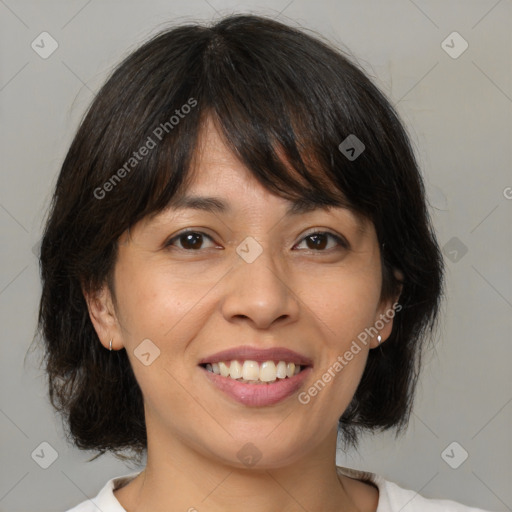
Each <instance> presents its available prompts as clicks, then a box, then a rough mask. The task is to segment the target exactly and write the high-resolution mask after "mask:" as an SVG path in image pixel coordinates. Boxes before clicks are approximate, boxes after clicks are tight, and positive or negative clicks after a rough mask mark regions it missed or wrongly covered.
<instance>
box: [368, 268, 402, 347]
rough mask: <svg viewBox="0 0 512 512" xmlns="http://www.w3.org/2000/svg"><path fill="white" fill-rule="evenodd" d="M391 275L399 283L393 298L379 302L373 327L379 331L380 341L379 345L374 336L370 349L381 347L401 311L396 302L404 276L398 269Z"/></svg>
mask: <svg viewBox="0 0 512 512" xmlns="http://www.w3.org/2000/svg"><path fill="white" fill-rule="evenodd" d="M393 274H394V275H395V278H396V279H397V280H398V281H399V282H400V285H399V289H398V292H397V293H396V295H395V296H394V297H390V298H389V299H387V300H385V301H381V303H380V304H379V308H378V309H377V312H376V315H375V321H374V324H373V325H374V326H375V328H376V329H377V330H378V331H379V332H378V334H379V335H380V336H381V338H382V339H381V342H380V343H379V342H378V340H377V335H375V336H374V337H373V338H372V342H371V344H370V348H376V347H378V346H379V345H382V343H384V342H385V341H386V340H387V339H388V338H389V336H390V335H391V331H392V330H393V319H394V317H395V316H396V315H397V314H398V312H399V311H400V310H401V309H402V306H401V305H400V304H399V302H398V300H399V298H400V295H401V293H402V290H403V281H404V275H403V273H402V272H401V271H400V270H398V269H394V270H393Z"/></svg>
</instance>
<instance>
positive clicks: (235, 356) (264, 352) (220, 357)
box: [199, 345, 313, 366]
mask: <svg viewBox="0 0 512 512" xmlns="http://www.w3.org/2000/svg"><path fill="white" fill-rule="evenodd" d="M235 360H237V361H246V360H250V361H256V362H258V363H263V362H265V361H285V362H287V363H295V364H298V365H301V366H312V365H313V361H312V360H311V359H310V358H309V357H306V356H304V355H302V354H299V353H297V352H294V351H293V350H290V349H288V348H285V347H270V348H265V349H262V348H255V347H251V346H249V345H242V346H239V347H234V348H228V349H226V350H222V351H220V352H216V353H215V354H211V355H209V356H207V357H205V358H203V359H201V360H200V361H199V364H206V363H218V362H219V361H235Z"/></svg>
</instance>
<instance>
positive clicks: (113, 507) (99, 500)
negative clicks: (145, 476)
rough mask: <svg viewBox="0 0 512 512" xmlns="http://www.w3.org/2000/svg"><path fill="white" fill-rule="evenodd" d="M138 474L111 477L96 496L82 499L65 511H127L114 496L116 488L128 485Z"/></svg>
mask: <svg viewBox="0 0 512 512" xmlns="http://www.w3.org/2000/svg"><path fill="white" fill-rule="evenodd" d="M138 474H139V472H136V473H130V474H128V475H123V476H118V477H115V478H112V479H110V480H109V481H108V482H107V483H106V484H105V485H104V486H103V488H102V489H101V490H100V492H99V493H98V494H97V495H96V496H95V497H94V498H91V499H88V500H85V501H82V502H81V503H79V504H78V505H76V506H75V507H73V508H70V509H68V510H66V511H65V512H98V511H99V510H101V512H126V510H125V509H124V508H123V507H122V506H121V504H120V503H119V501H118V500H117V499H116V497H115V496H114V490H115V489H117V488H119V487H121V486H123V485H126V484H127V483H128V482H130V481H131V480H133V479H134V478H135V477H136V476H137V475H138Z"/></svg>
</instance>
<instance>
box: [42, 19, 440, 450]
mask: <svg viewBox="0 0 512 512" xmlns="http://www.w3.org/2000/svg"><path fill="white" fill-rule="evenodd" d="M185 106H188V107H185ZM206 116H210V117H211V118H212V119H214V120H215V122H216V123H217V124H218V126H219V127H220V129H221V131H222V133H223V136H224V137H225V139H226V142H227V144H229V147H230V148H231V149H232V150H233V151H234V153H235V154H236V155H237V156H238V157H239V158H240V159H241V161H242V162H243V163H244V164H245V165H246V166H247V168H248V169H249V170H250V171H251V172H252V174H253V175H254V176H255V177H256V178H257V179H258V180H259V182H260V183H262V184H263V185H264V186H265V187H266V188H267V189H268V190H269V191H271V192H273V193H276V194H278V195H279V196H281V197H283V198H286V199H290V200H296V199H298V198H300V199H303V200H304V201H306V202H310V203H313V204H315V205H318V206H322V205H334V206H340V205H341V206H348V207H349V208H351V209H352V210H353V211H354V212H356V213H358V214H360V215H362V216H364V217H365V218H366V219H368V220H370V221H371V222H373V224H374V225H375V228H376V232H377V237H378V241H379V243H380V247H381V258H382V269H383V285H382V298H383V299H385V298H390V297H394V296H396V294H397V292H398V290H399V285H400V283H399V282H398V280H397V279H396V277H395V276H394V275H393V272H392V271H393V269H398V270H399V271H400V272H401V273H402V274H403V289H402V292H401V295H400V304H401V310H400V312H398V313H397V314H396V316H395V318H394V325H393V330H392V333H391V336H390V338H389V339H388V340H387V341H386V342H385V343H383V344H382V345H381V346H380V347H379V348H377V349H375V350H371V351H370V353H369V357H368V361H367V365H366V368H365V370H364V373H363V376H362V379H361V381H360V384H359V386H358V388H357V391H356V393H355V395H354V397H353V400H352V401H351V403H350V404H349V406H348V408H347V410H346V411H345V412H344V414H343V415H342V417H341V418H340V421H339V433H340V435H341V439H342V441H343V443H344V448H345V449H346V448H348V447H350V446H352V447H354V448H357V446H358V438H359V434H360V433H361V432H362V431H363V430H368V431H374V430H377V429H380V430H387V429H390V428H392V427H393V428H395V429H396V432H397V435H398V434H399V433H400V432H402V431H403V430H405V427H406V426H407V424H408V420H409V416H410V412H411V408H412V403H413V396H414V392H415V388H416V381H417V378H418V374H419V371H420V367H421V355H422V351H423V349H424V348H425V342H426V341H429V340H430V341H431V340H432V333H433V329H434V327H435V324H436V319H437V316H438V310H439V304H440V300H441V297H442V292H443V290H442V288H443V272H444V269H443V262H442V256H441V253H440V250H439V247H438V245H437V242H436V238H435V235H434V232H433V229H432V226H431V221H430V218H429V215H428V211H427V206H426V198H425V191H424V185H423V182H422V179H421V175H420V171H419V169H418V165H417V163H416V161H415V157H414V154H413V150H412V148H411V145H410V142H409V139H408V136H407V134H406V132H405V129H404V127H403V126H402V124H401V122H400V120H399V118H398V116H397V114H396V112H395V110H394V109H393V107H392V106H391V104H390V102H389V101H388V100H387V99H386V97H385V96H384V95H383V93H381V92H380V91H379V90H378V89H377V88H376V87H375V86H374V85H373V84H372V81H371V80H370V79H369V78H368V77H367V75H366V73H365V72H364V71H363V70H362V69H361V68H360V66H359V65H357V64H356V63H353V62H352V61H351V59H350V58H349V57H348V56H347V55H346V54H345V52H343V51H341V50H339V49H335V48H334V47H331V46H330V45H329V44H328V43H325V42H323V40H322V39H321V38H320V37H313V36H311V35H309V34H306V32H305V31H304V30H300V29H296V28H292V27H290V26H287V25H285V24H282V23H279V22H277V21H274V20H271V19H267V18H264V17H258V16H249V15H237V16H230V17H226V18H223V19H221V20H219V21H218V22H216V23H214V24H211V25H210V26H208V25H200V24H188V25H183V26H178V27H174V28H170V29H166V30H164V31H162V32H160V33H159V34H157V35H156V36H155V37H153V38H152V39H151V40H149V41H148V42H146V43H145V44H143V45H142V46H141V47H140V48H139V49H137V50H136V51H134V52H133V53H132V54H130V55H129V56H128V57H127V58H126V59H125V60H124V61H123V62H122V63H121V64H120V65H119V66H118V67H117V68H116V69H115V70H114V72H113V73H112V74H111V76H110V78H109V79H108V80H107V81H106V83H105V85H104V86H103V87H102V88H101V90H100V91H99V92H98V94H97V95H96V97H95V98H94V101H93V102H92V104H91V106H90V108H89V109H88V112H87V114H86V115H85V117H84V119H83V120H82V122H81V125H80V127H79V129H78V131H77V133H76V135H75V137H74V140H73V142H72V144H71V147H70V148H69V151H68V153H67V155H66V158H65V160H64V163H63V165H62V169H61V171H60V174H59V177H58V180H57V183H56V188H55V193H54V196H53V200H52V204H51V208H50V212H49V217H48V220H47V223H46V227H45V230H44V236H43V239H42V244H41V254H40V270H41V279H42V296H41V302H40V309H39V328H40V332H41V335H42V340H43V345H44V361H45V365H46V366H45V369H46V372H47V375H48V379H49V397H50V400H51V403H52V405H53V406H54V407H55V408H56V409H57V410H58V411H59V412H60V413H62V415H63V416H64V418H65V422H66V426H67V427H68V429H69V434H68V435H69V437H70V438H71V440H72V442H73V443H74V444H75V445H76V446H77V447H79V448H81V449H88V450H94V451H95V452H98V454H97V455H96V456H99V455H101V454H102V453H105V452H106V451H111V452H112V453H113V454H114V455H116V456H118V457H119V458H121V459H123V460H126V459H127V457H126V456H125V455H123V453H122V452H123V451H125V450H130V451H131V452H132V453H133V455H132V457H131V459H132V460H135V458H137V457H139V458H140V457H141V456H142V455H143V454H144V453H145V449H146V446H147V445H146V428H145V421H144V410H143V399H142V394H141V390H140V388H139V386H138V384H137V381H136V379H135V377H134V373H133V371H132V368H131V366H130V363H129V359H128V357H127V355H126V351H125V350H124V349H123V350H119V351H115V352H109V351H108V350H105V348H104V347H103V346H102V345H101V343H100V342H99V340H98V337H97V334H96V332H95V330H94V328H93V325H92V323H91V320H90V318H89V314H88V309H87V305H86V302H85V299H84V295H83V290H82V286H84V289H86V290H87V291H94V290H96V289H98V288H99V287H100V286H101V285H102V284H104V283H109V284H110V285H111V277H112V271H113V268H114V265H115V262H116V250H117V240H118V238H119V236H120V235H121V234H122V233H123V232H124V231H125V230H126V229H128V228H130V226H133V225H134V224H135V223H136V222H137V221H139V220H141V219H142V218H143V217H145V216H147V215H149V214H152V213H155V212H159V211H161V210H162V209H163V208H165V207H166V206H167V205H168V204H169V202H170V201H171V199H173V198H176V197H177V195H178V194H181V193H182V192H183V191H184V190H185V187H186V185H187V183H188V181H187V180H188V179H189V177H190V173H189V168H190V163H191V158H192V157H193V155H194V150H195V148H196V142H197V140H198V134H199V131H200V128H201V126H203V122H204V120H205V117H206ZM354 135H355V136H356V137H357V139H358V140H360V141H361V142H362V143H363V144H364V151H363V152H362V153H360V154H359V156H357V158H348V156H351V157H353V156H354V155H353V153H354V151H352V152H351V153H348V154H347V152H346V151H342V150H340V148H339V145H340V144H341V143H342V142H343V141H344V140H346V139H347V137H349V136H354ZM153 144H154V145H153ZM144 146H145V147H147V148H150V150H149V151H147V152H146V151H143V150H142V149H141V148H142V147H144ZM342 149H343V146H342ZM134 152H135V153H136V155H135V154H134ZM143 152H144V155H142V154H141V153H143ZM139 157H140V158H139ZM285 163H288V164H289V167H287V166H286V165H285ZM123 169H124V171H123ZM67 433H68V432H67Z"/></svg>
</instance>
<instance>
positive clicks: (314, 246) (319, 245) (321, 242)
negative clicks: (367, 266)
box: [299, 231, 349, 252]
mask: <svg viewBox="0 0 512 512" xmlns="http://www.w3.org/2000/svg"><path fill="white" fill-rule="evenodd" d="M329 238H331V240H334V241H335V242H336V244H337V245H338V246H341V247H343V248H344V249H348V248H349V244H348V242H347V241H346V240H345V239H343V238H342V237H340V236H338V235H335V234H334V233H330V232H328V231H315V232H313V233H310V234H309V235H306V236H305V237H304V238H303V239H302V242H301V244H302V243H304V242H306V244H307V245H308V247H307V248H308V249H310V250H313V251H319V252H324V250H325V248H326V246H327V245H328V242H327V240H328V239H329ZM308 240H310V243H308V242H307V241H308ZM299 245H300V244H299Z"/></svg>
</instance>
